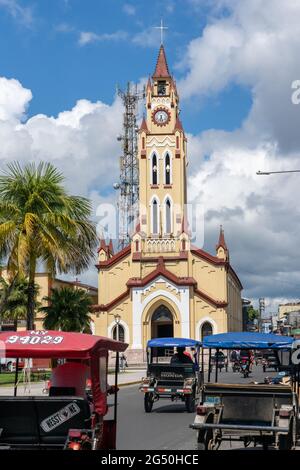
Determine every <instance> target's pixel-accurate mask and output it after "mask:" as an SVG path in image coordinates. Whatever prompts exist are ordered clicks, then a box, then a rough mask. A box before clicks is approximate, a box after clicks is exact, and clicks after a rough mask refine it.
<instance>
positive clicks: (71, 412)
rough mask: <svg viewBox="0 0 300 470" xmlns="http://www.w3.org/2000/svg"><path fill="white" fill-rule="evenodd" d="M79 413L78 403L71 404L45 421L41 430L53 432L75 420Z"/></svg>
mask: <svg viewBox="0 0 300 470" xmlns="http://www.w3.org/2000/svg"><path fill="white" fill-rule="evenodd" d="M78 413H80V408H79V406H78V405H77V404H76V403H69V405H67V406H65V407H64V408H62V409H61V410H59V411H57V412H56V413H54V414H53V415H51V416H48V418H46V419H44V420H43V421H42V422H41V428H42V429H43V430H44V431H45V432H51V431H52V430H53V429H55V428H57V427H58V426H60V425H61V424H63V423H65V422H66V421H68V420H69V419H71V418H73V416H75V415H77V414H78Z"/></svg>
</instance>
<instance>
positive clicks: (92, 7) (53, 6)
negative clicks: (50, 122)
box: [0, 0, 251, 133]
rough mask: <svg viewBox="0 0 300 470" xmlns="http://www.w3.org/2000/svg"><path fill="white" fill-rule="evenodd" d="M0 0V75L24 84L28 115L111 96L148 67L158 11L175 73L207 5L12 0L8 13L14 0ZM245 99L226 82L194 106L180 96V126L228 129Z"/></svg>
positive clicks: (151, 61)
mask: <svg viewBox="0 0 300 470" xmlns="http://www.w3.org/2000/svg"><path fill="white" fill-rule="evenodd" d="M2 2H3V4H2V5H1V3H2ZM2 2H1V1H0V37H1V41H0V56H1V63H0V75H2V76H5V77H7V78H17V79H18V80H19V81H20V82H21V83H22V85H23V86H24V87H27V88H29V89H30V90H31V91H32V93H33V99H32V101H31V103H30V107H29V109H28V116H29V117H30V116H33V115H35V114H38V113H44V114H47V115H53V116H56V115H57V114H58V113H59V112H60V111H61V110H63V109H70V108H72V107H73V106H74V104H75V102H76V101H77V100H78V99H81V98H85V99H88V100H91V101H97V100H101V101H104V102H106V103H111V102H112V101H113V99H114V93H115V86H116V84H117V83H119V84H120V85H121V86H124V85H125V84H126V82H127V81H128V80H130V81H131V80H132V81H138V80H139V79H140V78H141V77H145V76H147V75H148V74H149V73H152V71H153V67H154V64H155V60H156V55H157V50H158V47H159V43H160V33H159V31H158V30H155V29H153V26H155V25H159V23H160V20H161V18H163V20H164V22H165V24H166V25H167V26H168V30H167V32H166V33H165V41H164V42H165V47H166V51H167V56H168V61H169V65H170V68H171V69H172V70H173V72H174V74H175V76H176V77H177V78H178V79H179V78H180V77H181V76H182V74H183V73H184V69H182V70H180V69H178V64H180V62H181V60H182V57H183V55H184V52H185V48H186V47H187V45H188V43H189V41H191V40H192V39H193V38H194V37H196V36H198V35H199V34H201V31H202V29H203V27H204V26H205V25H206V22H207V16H206V15H207V13H208V12H209V9H208V8H207V7H202V8H195V7H193V2H192V1H191V2H190V1H188V0H185V1H184V0H177V1H176V2H174V1H163V2H162V1H156V0H155V1H152V2H149V1H145V0H144V1H135V2H126V1H125V2H124V1H121V0H84V1H83V0H39V1H37V0H36V1H30V0H27V1H26V0H19V1H18V2H17V5H18V6H19V7H20V10H19V11H17V12H15V13H14V11H13V10H12V9H11V7H9V4H10V3H12V4H14V0H2ZM203 3H205V2H203ZM82 32H92V33H93V34H95V35H97V36H98V37H99V40H95V41H94V42H91V43H87V44H85V45H80V43H79V40H80V34H81V33H82ZM104 35H110V36H106V39H105V38H104ZM118 35H119V36H120V38H119V39H118ZM143 35H145V40H143ZM101 37H102V39H101ZM147 37H148V39H147ZM148 42H149V43H148ZM250 104H251V100H250V94H249V90H247V88H246V87H239V86H237V85H234V86H230V87H228V88H227V89H226V90H224V91H222V92H221V93H220V94H219V95H218V96H217V97H216V96H212V97H203V98H202V99H201V101H199V102H198V105H197V106H196V107H195V103H194V102H188V101H187V103H186V104H185V106H184V107H183V110H182V118H183V120H184V123H185V127H186V129H187V131H190V132H194V133H196V132H199V131H201V130H203V129H208V128H216V129H219V128H223V129H227V130H231V129H234V128H236V127H238V126H239V124H240V123H241V121H242V120H243V119H244V118H245V116H246V114H247V112H248V110H249V106H250Z"/></svg>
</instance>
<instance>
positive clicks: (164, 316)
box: [151, 305, 174, 338]
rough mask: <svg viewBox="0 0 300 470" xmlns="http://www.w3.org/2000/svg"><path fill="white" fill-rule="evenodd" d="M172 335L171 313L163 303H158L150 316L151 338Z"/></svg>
mask: <svg viewBox="0 0 300 470" xmlns="http://www.w3.org/2000/svg"><path fill="white" fill-rule="evenodd" d="M172 336H174V325H173V315H172V313H171V312H170V310H169V309H168V307H166V306H165V305H160V306H159V307H158V308H157V309H156V310H155V311H154V313H153V315H152V318H151V338H170V337H172Z"/></svg>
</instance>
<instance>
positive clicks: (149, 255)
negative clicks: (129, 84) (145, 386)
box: [92, 46, 242, 362]
mask: <svg viewBox="0 0 300 470" xmlns="http://www.w3.org/2000/svg"><path fill="white" fill-rule="evenodd" d="M138 159H139V185H140V200H139V221H138V223H137V227H136V231H135V233H134V235H133V237H132V241H131V243H130V245H128V246H127V247H125V248H124V249H123V250H122V251H120V252H118V253H114V251H113V246H112V243H109V244H106V242H105V241H104V240H102V241H101V244H100V247H99V250H98V264H97V269H98V275H99V282H98V304H97V305H94V307H93V314H92V317H93V321H94V325H95V333H96V334H99V335H104V336H109V337H114V338H116V335H117V333H116V329H117V327H116V321H115V318H118V319H119V327H118V335H119V336H120V337H122V339H124V340H125V341H126V342H127V343H129V349H128V350H127V357H128V360H129V361H131V362H139V361H142V360H144V358H145V353H144V351H145V347H146V343H147V341H148V340H149V339H150V338H153V337H168V336H179V337H186V338H196V339H201V338H202V337H203V336H205V335H206V334H211V333H213V334H215V333H222V332H227V331H241V330H242V300H241V291H242V285H241V282H240V280H239V278H238V276H237V274H236V273H235V271H234V270H233V268H232V266H231V265H230V262H229V252H228V248H227V245H226V242H225V237H224V232H223V229H222V228H221V230H220V234H219V239H218V243H217V245H216V254H215V255H211V254H209V253H207V252H206V251H204V250H202V249H199V248H197V247H195V246H193V245H192V243H191V234H190V232H189V225H188V221H187V215H186V204H187V166H188V155H187V139H186V136H185V133H184V129H183V126H182V123H181V121H180V119H179V96H178V93H177V88H176V83H175V81H174V79H173V77H172V76H171V74H170V73H169V69H168V64H167V60H166V56H165V51H164V48H163V46H161V48H160V51H159V55H158V59H157V63H156V67H155V71H154V74H153V75H152V77H151V79H150V78H149V80H148V84H147V87H146V110H145V117H144V119H143V121H142V124H141V127H140V129H139V133H138ZM116 316H117V317H116Z"/></svg>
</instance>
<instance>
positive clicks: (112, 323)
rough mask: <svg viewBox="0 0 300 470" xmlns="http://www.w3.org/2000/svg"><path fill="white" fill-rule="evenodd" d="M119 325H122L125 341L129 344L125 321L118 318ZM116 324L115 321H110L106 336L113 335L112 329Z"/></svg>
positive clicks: (127, 328)
mask: <svg viewBox="0 0 300 470" xmlns="http://www.w3.org/2000/svg"><path fill="white" fill-rule="evenodd" d="M119 324H120V325H122V326H123V328H124V333H125V338H124V340H125V343H128V344H130V332H129V327H128V325H127V323H125V322H124V321H123V320H120V322H119ZM115 326H116V322H115V321H112V322H111V324H110V325H109V326H108V327H107V337H108V338H112V337H113V329H114V327H115Z"/></svg>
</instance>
